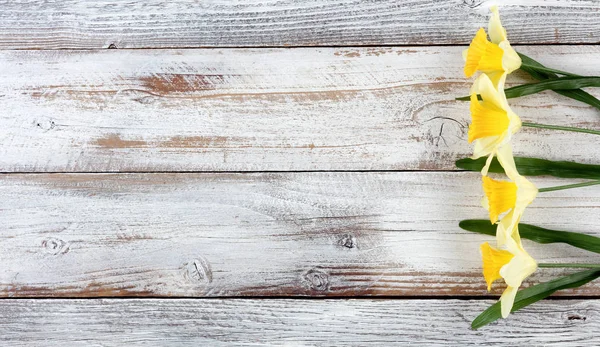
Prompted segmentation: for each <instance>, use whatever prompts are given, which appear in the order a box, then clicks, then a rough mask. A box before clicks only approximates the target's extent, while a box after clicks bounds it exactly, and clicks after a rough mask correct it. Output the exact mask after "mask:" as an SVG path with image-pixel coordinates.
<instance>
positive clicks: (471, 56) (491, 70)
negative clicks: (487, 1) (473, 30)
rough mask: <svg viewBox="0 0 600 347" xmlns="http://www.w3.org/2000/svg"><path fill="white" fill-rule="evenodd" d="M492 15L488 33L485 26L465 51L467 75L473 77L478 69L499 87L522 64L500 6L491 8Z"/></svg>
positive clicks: (465, 70)
mask: <svg viewBox="0 0 600 347" xmlns="http://www.w3.org/2000/svg"><path fill="white" fill-rule="evenodd" d="M490 11H491V12H492V16H491V17H490V21H489V24H488V34H489V38H490V40H488V34H486V32H485V30H484V29H483V28H480V29H479V31H477V34H476V35H475V37H474V38H473V40H472V41H471V44H470V45H469V48H467V49H466V50H465V51H464V52H463V58H464V60H465V66H464V73H465V76H467V77H471V76H473V75H474V74H475V73H476V72H477V71H481V72H483V73H484V74H486V75H487V76H488V77H489V78H490V80H491V81H492V82H493V84H494V86H495V87H496V88H498V86H499V85H501V84H503V81H504V79H505V78H506V75H508V74H510V73H511V72H513V71H515V70H517V69H518V68H519V67H520V66H521V58H520V57H519V55H518V54H517V52H516V51H515V50H514V49H513V48H512V47H511V45H510V42H509V41H508V38H507V35H506V30H505V29H504V27H503V26H502V23H501V22H500V14H499V13H498V7H497V6H492V7H491V8H490Z"/></svg>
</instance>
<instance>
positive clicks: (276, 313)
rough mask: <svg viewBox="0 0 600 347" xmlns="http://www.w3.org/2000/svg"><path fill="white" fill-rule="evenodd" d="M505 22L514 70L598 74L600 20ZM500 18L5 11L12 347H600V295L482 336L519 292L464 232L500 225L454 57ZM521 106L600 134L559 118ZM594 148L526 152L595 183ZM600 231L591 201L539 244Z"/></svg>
mask: <svg viewBox="0 0 600 347" xmlns="http://www.w3.org/2000/svg"><path fill="white" fill-rule="evenodd" d="M497 3H499V5H500V9H501V14H502V19H503V23H504V24H505V26H506V28H507V30H508V32H509V36H510V39H511V41H512V42H513V43H514V44H515V45H517V49H518V50H519V51H521V52H523V53H526V54H528V55H530V56H532V57H535V58H536V59H537V60H539V61H541V62H542V63H544V64H547V65H551V66H553V67H556V68H559V69H565V70H568V71H572V72H574V73H580V74H588V75H598V74H599V73H600V72H599V70H600V46H598V43H600V1H598V0H553V1H544V0H528V1H519V0H507V1H497ZM490 5H491V2H489V1H480V0H444V1H441V0H440V1H438V0H410V1H409V0H395V1H394V0H380V1H366V0H362V1H360V0H280V1H275V0H272V1H271V0H210V1H197V0H173V1H158V0H145V1H137V0H134V1H117V0H90V1H75V0H65V1H49V0H43V1H33V0H6V1H0V171H1V174H0V231H1V233H0V264H1V266H0V296H1V297H2V299H1V300H0V343H1V344H2V345H6V346H38V345H39V346H47V345H60V346H63V345H69V346H76V345H82V346H83V345H85V346H88V345H94V346H118V345H128V346H136V345H140V346H142V345H143V346H151V345H152V346H153V345H175V346H199V345H203V346H221V345H251V346H257V345H261V346H262V345H286V346H313V345H317V346H330V345H335V346H345V345H355V346H363V345H373V346H382V345H384V346H390V345H406V344H408V343H412V344H418V345H427V346H435V345H447V346H464V345H481V344H483V343H486V344H488V345H499V346H507V345H519V346H521V345H561V346H571V345H572V346H581V345H589V346H596V345H598V344H599V343H600V341H599V340H597V339H594V338H597V337H598V336H597V333H595V331H597V330H598V328H599V324H600V300H598V299H596V298H598V297H600V283H591V284H589V285H586V286H584V287H581V288H578V289H575V290H569V291H564V292H561V293H557V295H556V296H555V297H554V298H553V299H550V300H546V301H544V302H541V303H538V304H535V305H533V306H531V307H529V308H526V309H524V310H522V311H520V312H519V313H517V314H514V315H513V316H511V317H510V319H508V320H504V321H501V322H499V323H497V324H494V325H491V326H489V327H486V328H483V329H481V330H479V331H472V330H470V328H469V324H470V321H471V320H472V319H473V318H474V317H475V316H477V314H478V313H479V312H480V311H482V310H483V309H485V308H486V307H487V306H488V305H490V304H491V303H493V300H495V299H496V298H497V295H498V294H499V293H501V292H502V290H503V287H502V286H501V285H500V286H497V287H496V288H495V289H494V290H493V291H492V293H488V292H487V291H486V290H485V283H484V281H483V278H482V275H481V268H480V266H481V265H480V257H479V250H478V246H479V244H480V243H482V242H484V241H489V240H491V238H489V237H485V236H481V235H475V234H471V233H468V232H464V231H462V230H460V229H459V228H458V226H457V224H458V221H459V220H461V219H465V218H485V216H486V213H485V210H483V209H482V208H481V207H480V206H479V200H480V196H481V194H482V192H481V188H480V183H479V176H478V174H476V173H468V172H460V171H457V170H456V169H455V167H454V161H455V160H456V159H458V158H461V157H464V156H466V155H468V154H469V151H470V147H469V145H468V144H467V143H466V131H467V127H468V119H469V114H468V105H467V104H465V103H461V102H456V101H454V97H456V96H460V95H464V94H466V93H467V92H468V90H469V86H470V83H471V80H469V79H466V78H465V77H464V75H463V72H462V58H461V54H460V53H461V51H462V49H464V47H465V45H467V44H468V42H469V41H470V39H471V37H472V36H473V35H474V33H475V32H476V30H477V29H478V28H479V27H480V26H486V25H487V19H488V9H489V6H490ZM524 81H529V79H528V78H527V76H525V75H523V74H520V73H516V74H514V75H513V76H511V78H510V82H511V83H519V82H524ZM590 92H591V93H593V94H594V95H596V96H600V93H599V92H598V91H590ZM512 104H513V105H514V110H515V111H517V113H519V114H520V115H521V117H522V118H523V120H526V121H534V122H540V123H548V124H556V125H571V126H573V125H574V126H582V127H589V128H599V127H600V117H598V116H599V114H598V111H597V110H593V109H591V108H590V107H587V106H585V105H583V104H581V103H577V102H574V101H571V100H569V99H566V98H564V97H561V96H558V95H556V94H552V93H542V94H539V95H535V96H529V97H524V98H521V99H518V100H514V101H513V102H512ZM598 146H600V139H598V138H595V137H593V136H592V135H579V136H573V135H570V134H565V133H561V132H551V131H544V130H539V129H524V130H523V131H522V132H521V133H519V134H518V135H517V136H516V139H515V152H516V153H517V154H521V155H527V156H541V157H545V158H550V159H562V160H577V161H581V162H590V163H598V162H600V151H597V150H595V149H594V148H598ZM533 180H534V182H535V183H536V184H537V185H538V186H540V187H544V186H550V185H557V184H564V183H565V182H564V181H559V180H557V179H551V178H547V177H536V178H534V179H533ZM599 212H600V191H599V190H597V189H588V190H570V191H561V192H552V193H546V194H543V195H540V197H539V198H538V199H537V200H536V201H535V202H534V204H533V205H532V206H531V207H530V209H528V211H527V214H526V216H525V221H526V222H528V223H532V224H538V225H540V226H544V227H548V228H561V229H564V230H571V231H583V232H587V233H590V234H595V235H600V228H599V227H600V213H599ZM526 247H527V248H528V249H529V250H530V252H531V253H532V255H533V256H534V257H535V258H536V259H538V260H539V261H543V262H584V261H590V255H589V254H588V253H585V252H582V251H578V250H576V249H573V248H569V247H567V246H561V245H544V246H540V245H538V244H533V243H529V242H528V243H527V244H526ZM564 273H568V271H562V270H553V269H542V270H539V271H538V272H536V273H535V274H534V275H533V276H531V277H530V278H529V279H528V280H527V281H526V283H525V286H529V285H532V284H535V283H538V282H540V281H545V280H548V279H551V278H554V277H555V276H557V275H560V274H564ZM583 297H585V298H586V300H581V298H583Z"/></svg>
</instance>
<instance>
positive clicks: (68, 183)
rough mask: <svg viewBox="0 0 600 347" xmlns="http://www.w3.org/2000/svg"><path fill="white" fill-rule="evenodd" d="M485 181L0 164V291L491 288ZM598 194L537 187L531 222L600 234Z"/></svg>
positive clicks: (468, 291)
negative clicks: (55, 169) (465, 222)
mask: <svg viewBox="0 0 600 347" xmlns="http://www.w3.org/2000/svg"><path fill="white" fill-rule="evenodd" d="M534 182H536V183H538V184H539V186H540V187H545V186H552V185H558V184H564V183H565V181H564V180H557V179H547V178H546V179H544V178H537V179H535V180H534ZM480 189H481V188H480V181H479V176H478V174H476V173H432V172H428V173H424V172H421V173H420V172H388V173H385V172H379V173H378V172H364V173H331V172H321V173H270V174H269V173H260V174H258V173H257V174H216V173H215V174H181V173H180V174H7V175H2V176H0V196H2V199H1V200H0V211H1V215H0V217H1V219H2V223H0V225H1V227H0V244H1V247H2V252H0V264H2V267H1V268H0V296H3V297H46V296H52V297H61V296H62V297H94V296H190V297H215V296H298V295H300V296H303V295H311V296H356V295H401V296H415V295H416V296H444V295H452V296H462V295H478V296H479V295H488V294H487V292H486V290H485V283H484V281H483V278H482V276H481V268H480V266H481V265H480V256H479V244H480V243H482V242H484V241H491V240H492V238H491V237H487V236H482V235H476V234H472V233H469V232H465V231H462V230H460V229H459V228H458V226H457V223H458V221H459V220H461V219H465V218H485V211H484V209H483V208H482V207H480V206H479V203H478V201H480V198H481V191H480ZM599 206H600V194H598V190H597V189H593V188H589V189H578V190H570V191H568V190H567V191H561V192H552V193H545V194H540V197H539V199H537V200H536V201H535V202H534V204H533V205H532V206H531V207H530V209H529V210H528V211H527V214H526V215H525V218H524V221H525V222H528V223H533V224H538V225H541V226H545V227H548V228H557V229H564V230H572V231H581V232H588V233H590V234H594V235H600V232H599V230H600V228H599V226H600V213H598V209H599ZM526 246H527V247H528V249H529V250H530V252H531V253H532V255H533V256H535V257H536V259H538V260H539V261H541V262H589V261H590V253H587V252H583V251H579V250H577V249H573V248H570V247H567V246H564V245H563V246H561V245H538V244H533V243H531V242H529V243H527V244H526ZM561 271H562V270H560V271H559V270H552V269H544V270H540V271H538V272H537V273H536V274H535V275H534V276H532V277H531V278H530V279H529V280H527V282H526V285H531V284H534V283H539V282H540V281H546V280H549V279H551V278H554V276H557V275H559V274H564V273H565V272H564V271H563V272H561ZM501 291H502V286H501V285H499V286H497V287H496V288H495V289H494V291H493V292H492V294H494V295H495V294H498V293H501ZM563 294H565V295H590V296H595V295H599V294H600V286H599V285H598V284H592V285H588V286H585V287H582V288H580V289H577V290H576V291H567V292H564V293H563Z"/></svg>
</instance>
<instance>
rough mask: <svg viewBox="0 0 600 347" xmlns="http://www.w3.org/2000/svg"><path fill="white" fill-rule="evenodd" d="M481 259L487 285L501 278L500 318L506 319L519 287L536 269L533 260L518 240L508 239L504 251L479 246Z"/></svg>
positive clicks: (490, 286)
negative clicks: (504, 283) (502, 289)
mask: <svg viewBox="0 0 600 347" xmlns="http://www.w3.org/2000/svg"><path fill="white" fill-rule="evenodd" d="M517 235H518V233H517ZM481 256H482V259H483V276H484V278H485V281H486V282H487V285H488V291H489V290H490V289H491V288H492V283H493V282H494V281H496V280H497V279H500V278H503V279H504V282H506V285H507V287H506V289H505V290H504V292H503V293H502V296H501V297H500V303H501V312H502V317H503V318H506V317H508V315H509V314H510V311H511V309H512V307H513V304H514V302H515V296H516V295H517V291H518V290H519V287H520V286H521V284H522V283H523V281H524V280H525V278H527V277H528V276H529V275H531V274H532V273H533V272H535V270H536V269H537V263H536V262H535V260H534V259H533V258H532V257H531V256H530V255H529V254H528V253H527V252H526V251H525V249H523V246H522V245H521V243H520V240H519V241H518V242H517V240H515V239H513V238H510V239H509V240H508V241H507V243H506V250H503V249H497V248H494V247H492V246H490V245H489V244H488V243H487V242H486V243H484V244H482V245H481Z"/></svg>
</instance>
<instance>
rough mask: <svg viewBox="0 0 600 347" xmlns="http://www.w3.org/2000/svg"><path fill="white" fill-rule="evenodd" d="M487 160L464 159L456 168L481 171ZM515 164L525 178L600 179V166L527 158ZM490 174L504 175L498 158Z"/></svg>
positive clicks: (522, 158) (458, 161)
mask: <svg viewBox="0 0 600 347" xmlns="http://www.w3.org/2000/svg"><path fill="white" fill-rule="evenodd" d="M486 159H487V158H486V157H483V158H479V159H471V158H463V159H459V160H457V161H456V166H457V167H458V168H460V169H463V170H469V171H481V169H482V168H483V166H484V165H485V161H486ZM515 164H516V165H517V170H518V171H519V173H520V174H521V175H523V176H542V175H550V176H554V177H561V178H589V179H600V165H592V164H581V163H576V162H572V161H552V160H546V159H539V158H527V157H515ZM489 172H494V173H504V169H503V168H502V166H501V165H500V163H499V162H498V160H497V159H496V158H494V159H493V160H492V163H491V165H490V170H489Z"/></svg>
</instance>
